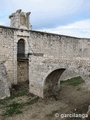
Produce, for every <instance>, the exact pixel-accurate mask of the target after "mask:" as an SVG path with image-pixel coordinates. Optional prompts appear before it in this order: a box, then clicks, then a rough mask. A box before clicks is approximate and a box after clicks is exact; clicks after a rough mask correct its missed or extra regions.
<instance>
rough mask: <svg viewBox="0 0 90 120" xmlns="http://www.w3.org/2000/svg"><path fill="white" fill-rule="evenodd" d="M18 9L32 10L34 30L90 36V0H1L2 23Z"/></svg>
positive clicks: (31, 17)
mask: <svg viewBox="0 0 90 120" xmlns="http://www.w3.org/2000/svg"><path fill="white" fill-rule="evenodd" d="M18 9H22V11H24V12H31V15H30V22H31V24H32V29H33V30H40V31H45V32H51V33H57V34H63V35H69V36H76V37H84V38H90V0H0V24H1V25H5V26H9V25H10V20H9V18H8V16H9V15H10V14H11V13H13V12H16V10H18Z"/></svg>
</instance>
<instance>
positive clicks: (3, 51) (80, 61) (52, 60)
mask: <svg viewBox="0 0 90 120" xmlns="http://www.w3.org/2000/svg"><path fill="white" fill-rule="evenodd" d="M29 16H30V12H27V13H24V12H22V10H17V11H16V12H15V13H12V14H11V15H10V16H9V18H10V20H11V22H10V27H6V26H1V25H0V98H1V99H2V98H4V97H7V96H10V91H9V87H10V86H11V85H12V84H18V83H19V82H23V81H26V80H29V91H30V92H31V93H33V94H35V95H37V96H40V97H45V96H48V95H50V94H52V93H51V92H50V91H51V90H54V87H55V86H57V88H58V89H60V88H59V87H60V77H61V75H62V73H64V72H65V71H68V70H70V71H74V72H75V73H77V74H79V75H80V76H81V77H82V78H83V79H84V80H85V82H86V84H87V86H88V88H89V89H90V39H86V38H76V37H70V36H64V35H58V34H52V33H46V32H40V31H33V30H32V25H31V24H30V22H29V21H30V20H29V18H30V17H29Z"/></svg>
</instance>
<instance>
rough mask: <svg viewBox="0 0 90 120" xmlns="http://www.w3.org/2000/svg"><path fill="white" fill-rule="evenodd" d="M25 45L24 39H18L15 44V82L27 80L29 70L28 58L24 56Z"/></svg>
mask: <svg viewBox="0 0 90 120" xmlns="http://www.w3.org/2000/svg"><path fill="white" fill-rule="evenodd" d="M25 43H26V41H25V40H24V39H20V40H18V42H17V81H18V82H24V81H28V80H29V73H28V71H29V68H28V66H29V65H28V64H29V63H28V58H27V55H25V53H26V52H25V46H26V45H25Z"/></svg>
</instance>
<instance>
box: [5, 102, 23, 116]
mask: <svg viewBox="0 0 90 120" xmlns="http://www.w3.org/2000/svg"><path fill="white" fill-rule="evenodd" d="M22 108H23V104H22V103H16V102H13V103H12V104H10V105H7V106H6V111H5V113H4V114H3V116H12V115H14V114H20V113H22V111H21V109H22Z"/></svg>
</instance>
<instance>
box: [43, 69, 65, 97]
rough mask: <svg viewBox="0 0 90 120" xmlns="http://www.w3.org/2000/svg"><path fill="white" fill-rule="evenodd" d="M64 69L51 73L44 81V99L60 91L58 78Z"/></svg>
mask: <svg viewBox="0 0 90 120" xmlns="http://www.w3.org/2000/svg"><path fill="white" fill-rule="evenodd" d="M65 70H66V69H64V68H61V69H56V70H54V71H52V72H51V73H50V74H49V75H48V76H47V77H46V79H45V83H44V91H43V94H44V97H46V96H50V95H53V94H55V93H56V92H59V90H60V82H59V79H60V76H61V74H62V73H63V72H64V71H65Z"/></svg>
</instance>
